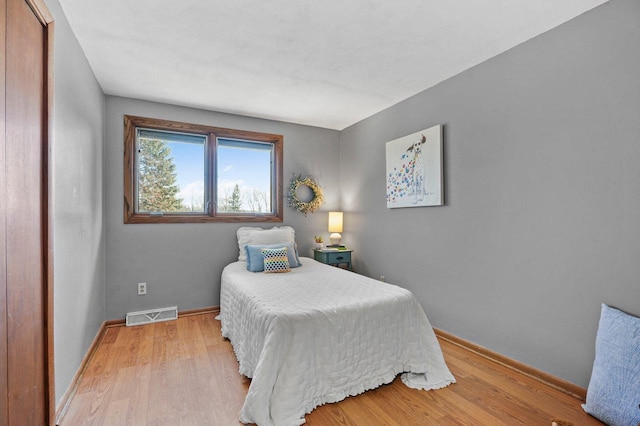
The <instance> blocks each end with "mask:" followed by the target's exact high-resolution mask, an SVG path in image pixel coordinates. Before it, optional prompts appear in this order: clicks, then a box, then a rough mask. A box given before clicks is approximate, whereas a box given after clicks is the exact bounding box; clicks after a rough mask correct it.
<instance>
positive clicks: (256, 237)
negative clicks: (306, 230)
mask: <svg viewBox="0 0 640 426" xmlns="http://www.w3.org/2000/svg"><path fill="white" fill-rule="evenodd" d="M237 234H238V248H239V249H240V253H239V255H238V260H243V261H246V260H247V252H246V250H245V247H246V246H247V244H278V243H293V244H294V247H295V242H296V231H295V230H294V229H293V228H292V227H290V226H280V227H277V226H274V227H273V228H271V229H264V228H252V227H249V226H243V227H242V228H238V232H237Z"/></svg>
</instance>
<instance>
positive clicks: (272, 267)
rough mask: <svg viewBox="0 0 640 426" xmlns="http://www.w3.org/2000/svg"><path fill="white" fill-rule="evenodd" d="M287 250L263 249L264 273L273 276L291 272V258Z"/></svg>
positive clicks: (283, 248) (284, 248)
mask: <svg viewBox="0 0 640 426" xmlns="http://www.w3.org/2000/svg"><path fill="white" fill-rule="evenodd" d="M287 251H288V250H287V248H286V247H282V248H277V249H271V248H263V249H262V256H263V257H264V273H265V274H272V273H277V272H290V271H291V268H290V267H289V258H288V257H287Z"/></svg>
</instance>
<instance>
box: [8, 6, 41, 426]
mask: <svg viewBox="0 0 640 426" xmlns="http://www.w3.org/2000/svg"><path fill="white" fill-rule="evenodd" d="M0 2H1V3H0V8H1V11H0V30H1V33H2V35H0V48H1V49H2V51H3V54H2V57H3V59H2V61H1V62H0V66H1V68H2V70H1V71H0V77H1V78H2V85H1V88H0V95H1V98H0V104H2V107H0V114H1V117H2V124H1V125H0V206H1V207H0V268H1V269H0V271H1V273H0V356H1V357H2V360H6V362H2V363H1V365H0V426H4V425H48V424H51V423H52V421H53V415H52V413H53V398H54V395H52V393H53V391H52V389H53V388H52V384H53V380H52V378H53V371H52V368H51V365H52V363H51V355H52V353H53V351H52V345H51V342H52V340H51V337H52V332H51V318H52V312H51V306H52V304H51V294H50V291H51V289H50V284H51V283H50V280H49V272H50V268H49V264H50V252H49V209H48V199H49V197H48V192H49V191H48V167H47V165H48V147H49V144H48V110H49V108H48V99H49V95H48V93H49V78H48V75H49V61H48V58H49V55H50V48H49V46H50V35H51V32H50V31H51V30H52V28H49V27H48V22H49V23H50V22H51V19H50V15H48V12H46V9H45V8H44V7H43V4H42V3H41V2H33V1H25V0H0Z"/></svg>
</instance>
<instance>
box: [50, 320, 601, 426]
mask: <svg viewBox="0 0 640 426" xmlns="http://www.w3.org/2000/svg"><path fill="white" fill-rule="evenodd" d="M214 316H215V314H214V313H205V314H199V315H191V316H185V317H181V318H179V319H178V320H177V321H170V322H164V323H158V324H150V325H143V326H136V327H124V326H115V327H109V328H107V329H106V332H105V334H104V335H103V337H102V339H101V341H100V342H99V344H98V346H97V349H96V351H95V353H94V355H93V356H92V357H91V359H90V360H89V363H88V365H87V368H86V370H85V372H84V374H83V375H82V378H81V380H80V382H79V385H78V388H77V392H76V393H75V396H74V398H73V400H72V401H71V403H70V405H69V407H68V410H67V412H66V415H65V416H64V417H63V418H62V421H61V423H60V424H61V425H62V426H76V425H118V426H119V425H134V426H137V425H222V426H226V425H238V424H239V422H238V412H239V410H240V408H241V407H242V402H243V401H244V397H245V395H246V392H247V389H248V387H249V384H250V380H249V379H247V378H246V377H243V376H241V375H240V374H239V373H238V363H237V361H236V359H235V356H234V354H233V350H232V348H231V344H230V343H229V342H228V341H227V340H225V339H223V338H222V337H221V336H220V323H219V321H216V320H215V319H214ZM440 343H441V345H442V349H443V352H444V355H445V359H446V361H447V364H448V365H449V368H450V369H451V372H452V373H453V374H454V376H455V377H456V379H457V383H456V384H453V385H451V386H449V387H447V388H445V389H440V390H437V391H419V390H414V389H409V388H407V387H406V386H404V385H403V384H402V382H401V381H400V380H399V378H396V380H395V381H393V382H392V383H391V384H389V385H384V386H381V387H379V388H377V389H374V390H371V391H368V392H365V393H364V394H361V395H358V396H355V397H350V398H347V399H345V400H343V401H341V402H339V403H335V404H327V405H324V406H321V407H318V408H316V409H315V410H314V411H313V412H311V414H308V415H307V416H306V421H307V424H308V425H310V426H319V425H322V426H326V425H367V426H375V425H492V426H493V425H547V426H549V425H551V420H552V419H561V420H565V421H571V422H573V424H574V425H576V426H578V425H579V426H583V425H601V424H602V423H600V422H598V421H597V420H595V419H593V418H592V417H590V416H588V415H587V414H585V413H584V412H583V411H582V409H581V408H580V401H579V400H577V399H575V398H573V397H570V396H569V395H567V394H565V393H563V392H560V391H558V390H556V389H553V388H551V387H549V386H546V385H543V384H541V383H539V382H538V381H536V380H534V379H532V378H529V377H527V376H525V375H522V374H519V373H516V372H514V371H513V370H511V369H509V368H507V367H504V366H502V365H500V364H497V363H495V362H492V361H490V360H487V359H485V358H483V357H481V356H479V355H477V354H475V353H473V352H470V351H468V350H466V349H464V348H461V347H459V346H457V345H454V344H452V343H449V342H448V341H445V340H441V341H440Z"/></svg>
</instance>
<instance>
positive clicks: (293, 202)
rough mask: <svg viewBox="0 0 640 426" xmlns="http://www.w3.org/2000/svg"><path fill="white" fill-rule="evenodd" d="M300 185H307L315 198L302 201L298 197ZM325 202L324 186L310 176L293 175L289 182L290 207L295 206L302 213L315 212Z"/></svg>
mask: <svg viewBox="0 0 640 426" xmlns="http://www.w3.org/2000/svg"><path fill="white" fill-rule="evenodd" d="M300 186H306V187H308V188H309V189H311V191H312V192H313V198H312V199H311V200H310V201H308V202H304V201H300V200H299V199H298V188H299V187H300ZM322 203H324V195H322V188H320V186H319V185H318V184H317V183H316V182H315V181H314V180H313V179H311V178H310V177H309V176H306V177H302V175H297V176H295V175H294V176H293V178H292V179H291V183H289V207H293V208H294V209H296V210H298V211H299V212H300V213H304V215H305V216H306V215H307V213H313V212H315V211H316V210H318V209H319V208H320V206H321V205H322Z"/></svg>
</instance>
